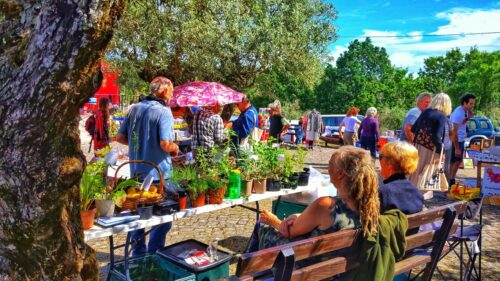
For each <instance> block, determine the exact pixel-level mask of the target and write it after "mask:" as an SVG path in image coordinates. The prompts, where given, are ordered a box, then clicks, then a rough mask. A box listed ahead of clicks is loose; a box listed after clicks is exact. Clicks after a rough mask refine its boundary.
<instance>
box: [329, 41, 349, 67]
mask: <svg viewBox="0 0 500 281" xmlns="http://www.w3.org/2000/svg"><path fill="white" fill-rule="evenodd" d="M345 51H347V48H346V47H343V46H335V49H334V50H333V51H332V52H330V56H331V57H332V61H330V63H331V64H333V65H335V62H336V61H337V59H338V58H339V56H340V55H341V54H342V53H343V52H345Z"/></svg>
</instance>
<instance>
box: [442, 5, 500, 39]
mask: <svg viewBox="0 0 500 281" xmlns="http://www.w3.org/2000/svg"><path fill="white" fill-rule="evenodd" d="M436 18H438V19H446V20H449V23H448V24H447V25H444V26H440V27H439V28H438V30H437V31H436V32H433V33H432V34H456V33H474V32H497V31H499V29H500V9H496V10H473V9H460V8H456V9H452V10H450V11H447V12H442V13H438V14H437V15H436Z"/></svg>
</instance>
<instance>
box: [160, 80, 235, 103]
mask: <svg viewBox="0 0 500 281" xmlns="http://www.w3.org/2000/svg"><path fill="white" fill-rule="evenodd" d="M244 97H245V95H244V94H242V93H240V92H237V91H235V90H233V89H231V88H229V87H227V86H224V85H222V84H219V83H216V82H204V81H194V82H189V83H187V84H184V85H182V86H177V87H175V88H174V96H173V98H172V100H171V101H170V104H169V105H170V106H183V107H184V106H207V105H214V104H217V103H218V104H220V105H225V104H228V103H236V102H240V101H241V100H242V99H243V98H244Z"/></svg>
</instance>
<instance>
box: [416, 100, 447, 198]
mask: <svg viewBox="0 0 500 281" xmlns="http://www.w3.org/2000/svg"><path fill="white" fill-rule="evenodd" d="M450 112H451V100H450V97H449V96H448V95H447V94H444V93H440V94H438V95H436V96H435V97H434V98H433V99H432V101H431V106H430V108H428V109H426V110H425V111H424V112H422V114H420V116H419V117H418V119H417V121H415V124H414V125H413V127H412V128H411V131H412V132H413V134H414V135H415V137H414V139H413V143H414V144H415V147H416V148H417V150H418V158H419V162H418V167H417V169H416V170H415V172H414V173H413V174H411V176H410V181H411V182H412V183H413V184H415V185H416V186H417V187H418V188H420V189H421V190H424V186H423V185H424V183H425V181H426V179H424V177H430V176H432V174H434V173H435V171H431V169H432V168H433V167H435V168H437V167H439V163H440V161H441V159H439V156H440V155H441V149H442V148H443V139H444V129H445V126H446V124H447V122H448V121H447V118H446V116H448V115H450ZM422 175H427V176H424V177H422ZM432 195H433V194H432V191H427V192H425V193H424V198H425V199H430V198H432Z"/></svg>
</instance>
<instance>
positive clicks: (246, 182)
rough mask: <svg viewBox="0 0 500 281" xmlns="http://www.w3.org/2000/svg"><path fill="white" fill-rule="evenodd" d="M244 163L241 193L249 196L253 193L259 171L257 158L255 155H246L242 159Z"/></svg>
mask: <svg viewBox="0 0 500 281" xmlns="http://www.w3.org/2000/svg"><path fill="white" fill-rule="evenodd" d="M242 164H243V167H242V170H243V172H242V173H241V193H242V195H243V196H249V195H250V194H252V189H253V181H254V178H255V174H256V171H257V160H256V159H255V155H250V154H248V155H245V157H244V158H243V159H242Z"/></svg>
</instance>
